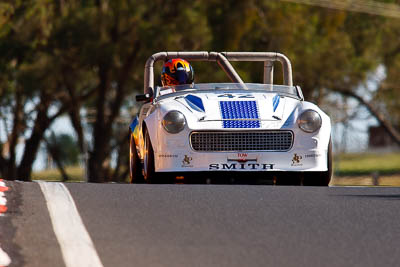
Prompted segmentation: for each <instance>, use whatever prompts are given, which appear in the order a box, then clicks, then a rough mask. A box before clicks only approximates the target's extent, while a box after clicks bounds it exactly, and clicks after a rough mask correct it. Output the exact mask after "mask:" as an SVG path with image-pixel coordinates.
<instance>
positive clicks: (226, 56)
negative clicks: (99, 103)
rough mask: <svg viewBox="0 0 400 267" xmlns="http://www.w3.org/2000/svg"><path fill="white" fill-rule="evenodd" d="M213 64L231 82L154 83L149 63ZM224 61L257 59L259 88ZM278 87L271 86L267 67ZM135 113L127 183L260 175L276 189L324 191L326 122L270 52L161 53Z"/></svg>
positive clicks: (328, 162)
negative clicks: (277, 76)
mask: <svg viewBox="0 0 400 267" xmlns="http://www.w3.org/2000/svg"><path fill="white" fill-rule="evenodd" d="M174 58H182V59H185V60H189V61H212V62H217V63H218V65H219V66H220V67H221V68H222V69H223V70H224V72H225V73H226V74H227V75H228V77H229V78H230V80H231V81H232V83H205V84H197V83H194V84H186V85H177V86H166V87H158V86H157V87H155V86H154V63H155V62H157V61H166V60H169V59H174ZM230 61H262V62H264V81H263V83H262V84H256V83H245V82H243V81H242V79H241V77H240V76H239V75H238V73H237V72H236V71H235V70H234V68H233V67H232V65H231V64H230ZM275 61H279V62H280V63H281V65H282V72H283V81H284V84H283V85H275V84H273V69H274V64H273V63H274V62H275ZM144 89H145V90H144V94H141V95H137V96H136V100H137V101H143V102H144V104H143V105H142V107H141V108H140V111H139V114H138V115H137V116H136V117H135V118H134V119H133V121H132V123H131V124H130V132H131V134H130V175H131V180H132V182H141V181H147V182H161V183H162V182H163V181H167V180H163V179H167V178H166V177H171V175H172V176H177V175H179V176H180V177H186V176H190V175H192V174H198V173H206V174H207V175H210V174H214V175H215V174H216V175H217V176H221V175H230V174H237V173H241V174H246V175H245V176H246V177H251V176H252V175H253V174H254V175H256V174H257V175H260V174H261V175H263V176H265V177H267V178H271V179H272V180H274V181H275V182H276V183H277V184H297V185H300V184H303V185H318V186H327V185H328V184H329V181H330V179H331V175H332V155H331V154H332V148H331V147H332V145H331V122H330V118H329V117H328V116H327V115H326V114H325V113H324V112H323V111H322V110H321V109H319V108H318V107H317V106H316V105H314V104H312V103H310V102H306V101H304V98H303V94H302V92H301V89H300V87H298V86H293V82H292V69H291V63H290V61H289V59H288V58H287V57H286V56H284V55H282V54H279V53H273V52H222V53H219V52H160V53H156V54H154V55H152V56H151V57H150V58H149V59H148V60H147V62H146V65H145V78H144Z"/></svg>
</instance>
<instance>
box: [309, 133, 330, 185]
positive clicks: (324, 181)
mask: <svg viewBox="0 0 400 267" xmlns="http://www.w3.org/2000/svg"><path fill="white" fill-rule="evenodd" d="M327 158H328V159H327V164H328V170H327V171H326V172H305V173H304V180H303V185H307V186H328V185H329V182H330V181H331V177H332V140H331V139H329V145H328V155H327Z"/></svg>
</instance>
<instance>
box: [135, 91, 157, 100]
mask: <svg viewBox="0 0 400 267" xmlns="http://www.w3.org/2000/svg"><path fill="white" fill-rule="evenodd" d="M152 97H153V93H147V94H143V95H136V101H138V102H140V101H146V102H149V101H150V100H151V98H152Z"/></svg>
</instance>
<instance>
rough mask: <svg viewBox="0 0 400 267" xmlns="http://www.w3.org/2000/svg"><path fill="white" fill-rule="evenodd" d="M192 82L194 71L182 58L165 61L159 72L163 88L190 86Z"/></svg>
mask: <svg viewBox="0 0 400 267" xmlns="http://www.w3.org/2000/svg"><path fill="white" fill-rule="evenodd" d="M193 81H194V71H193V68H192V66H191V65H190V63H189V62H187V61H186V60H184V59H182V58H174V59H170V60H168V61H166V62H165V63H164V66H163V68H162V72H161V83H162V85H163V86H171V85H179V84H191V83H193Z"/></svg>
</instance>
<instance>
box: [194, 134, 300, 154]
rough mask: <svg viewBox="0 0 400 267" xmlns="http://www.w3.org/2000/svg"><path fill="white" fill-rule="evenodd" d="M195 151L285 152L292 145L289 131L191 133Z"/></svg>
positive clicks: (291, 136)
mask: <svg viewBox="0 0 400 267" xmlns="http://www.w3.org/2000/svg"><path fill="white" fill-rule="evenodd" d="M190 143H191V146H192V149H193V150H195V151H216V152H218V151H220V152H222V151H287V150H289V149H290V148H291V147H292V144H293V133H292V132H291V131H260V132H218V131H215V132H192V134H191V135H190Z"/></svg>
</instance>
